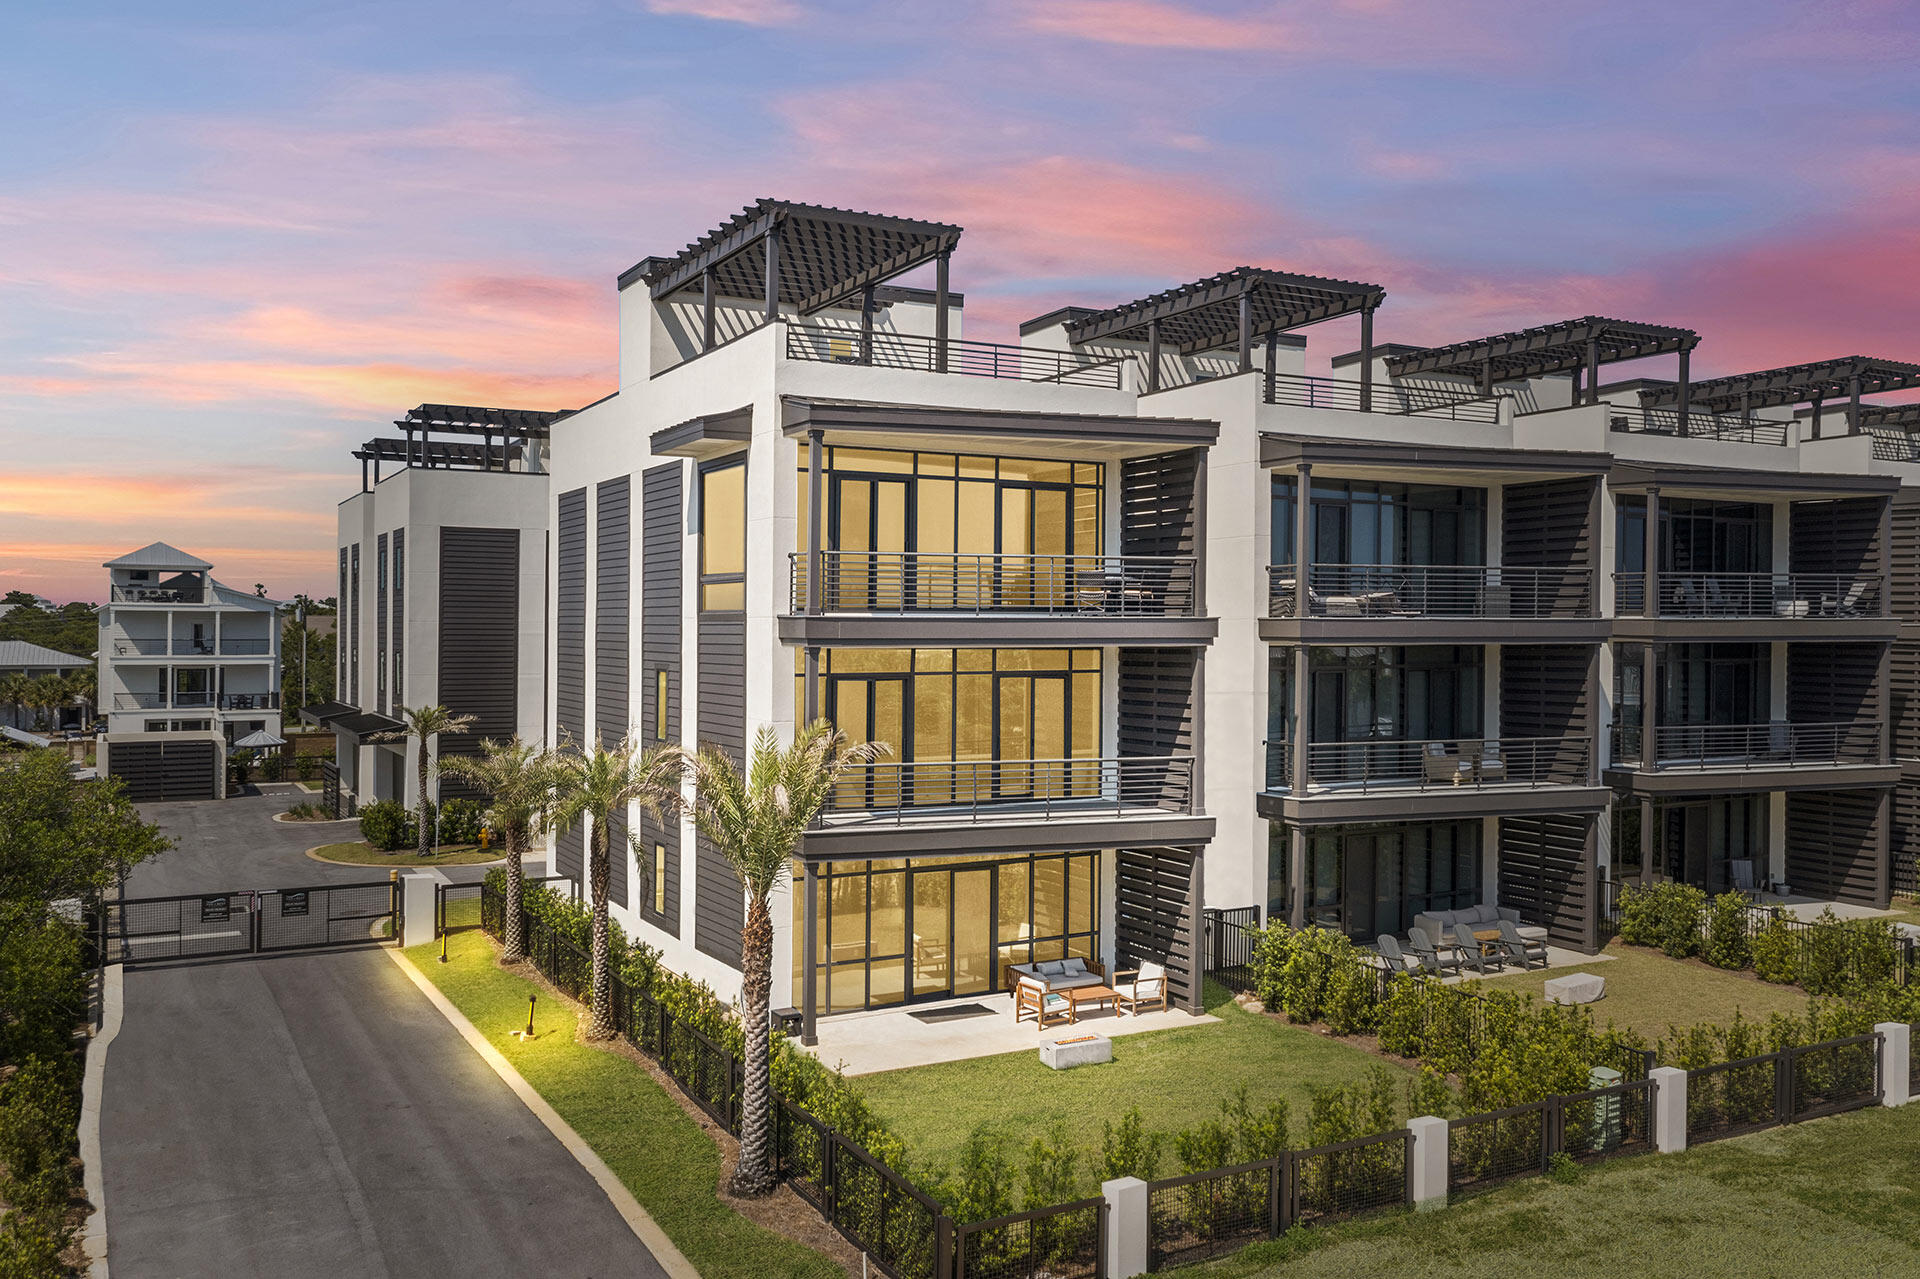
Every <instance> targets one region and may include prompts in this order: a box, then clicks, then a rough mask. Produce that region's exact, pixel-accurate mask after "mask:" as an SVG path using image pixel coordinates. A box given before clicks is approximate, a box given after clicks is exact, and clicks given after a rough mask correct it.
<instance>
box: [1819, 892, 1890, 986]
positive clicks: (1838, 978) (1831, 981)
mask: <svg viewBox="0 0 1920 1279" xmlns="http://www.w3.org/2000/svg"><path fill="white" fill-rule="evenodd" d="M1814 923H1815V924H1816V925H1817V926H1816V927H1814V928H1809V929H1806V930H1804V932H1803V934H1802V935H1803V937H1804V938H1805V942H1804V947H1803V949H1802V950H1801V953H1800V984H1801V985H1802V986H1804V987H1806V989H1807V993H1808V994H1811V995H1837V994H1842V993H1845V992H1847V991H1850V990H1863V989H1870V988H1872V987H1874V986H1877V985H1880V984H1882V983H1884V982H1887V981H1890V980H1892V978H1893V974H1894V967H1895V963H1896V961H1897V959H1898V956H1899V946H1900V943H1899V941H1898V940H1897V938H1896V935H1895V933H1894V930H1893V925H1892V924H1891V923H1889V922H1888V921H1887V920H1884V919H1844V920H1843V919H1841V918H1839V917H1838V916H1837V915H1835V914H1834V913H1833V908H1832V907H1828V908H1827V909H1826V910H1823V911H1821V912H1820V918H1819V919H1817V920H1815V921H1814Z"/></svg>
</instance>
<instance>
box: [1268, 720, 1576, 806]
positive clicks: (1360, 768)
mask: <svg viewBox="0 0 1920 1279" xmlns="http://www.w3.org/2000/svg"><path fill="white" fill-rule="evenodd" d="M1592 753H1593V743H1592V740H1591V739H1590V738H1588V737H1586V736H1584V735H1578V734H1576V735H1572V736H1567V737H1498V738H1494V737H1485V738H1458V739H1435V740H1412V739H1368V740H1363V741H1355V742H1311V743H1309V744H1308V746H1307V783H1308V785H1309V787H1315V788H1326V789H1339V790H1343V791H1358V792H1362V793H1367V792H1373V791H1431V790H1446V791H1449V792H1451V791H1455V790H1458V789H1461V788H1463V787H1464V788H1472V789H1488V788H1492V787H1517V788H1520V789H1528V790H1530V789H1535V788H1539V787H1546V786H1584V785H1586V784H1587V781H1588V776H1589V772H1588V769H1589V766H1590V764H1591V761H1592ZM1291 760H1292V752H1291V749H1290V748H1289V747H1288V746H1287V745H1285V744H1282V743H1277V742H1276V743H1271V744H1270V745H1269V746H1268V748H1267V761H1268V762H1267V783H1268V787H1269V788H1270V789H1282V790H1284V789H1287V788H1289V787H1290V785H1291V781H1292V779H1291V776H1290V764H1291Z"/></svg>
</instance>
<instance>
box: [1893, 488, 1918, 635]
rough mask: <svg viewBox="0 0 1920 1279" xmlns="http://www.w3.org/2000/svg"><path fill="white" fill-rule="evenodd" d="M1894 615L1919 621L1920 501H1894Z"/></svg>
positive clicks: (1911, 620)
mask: <svg viewBox="0 0 1920 1279" xmlns="http://www.w3.org/2000/svg"><path fill="white" fill-rule="evenodd" d="M1892 559H1893V615H1894V616H1895V617H1899V618H1904V619H1906V620H1907V621H1910V622H1920V501H1904V502H1895V503H1894V504H1893V553H1892Z"/></svg>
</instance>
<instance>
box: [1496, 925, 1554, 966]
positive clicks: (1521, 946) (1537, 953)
mask: <svg viewBox="0 0 1920 1279" xmlns="http://www.w3.org/2000/svg"><path fill="white" fill-rule="evenodd" d="M1500 942H1501V944H1502V945H1504V946H1505V947H1506V948H1507V954H1509V955H1511V956H1512V957H1513V958H1515V959H1517V960H1519V961H1520V966H1521V967H1522V968H1545V967H1546V966H1547V944H1546V943H1545V942H1538V941H1531V940H1529V939H1528V938H1525V937H1522V936H1521V935H1520V930H1519V929H1518V928H1515V927H1514V926H1513V921H1512V920H1510V919H1503V920H1501V921H1500Z"/></svg>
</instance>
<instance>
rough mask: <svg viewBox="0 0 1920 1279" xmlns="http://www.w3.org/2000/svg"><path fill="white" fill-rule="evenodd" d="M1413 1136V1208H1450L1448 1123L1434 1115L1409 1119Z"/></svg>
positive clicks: (1409, 1127)
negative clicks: (1448, 1191)
mask: <svg viewBox="0 0 1920 1279" xmlns="http://www.w3.org/2000/svg"><path fill="white" fill-rule="evenodd" d="M1407 1130H1408V1131H1409V1132H1411V1133H1412V1134H1413V1155H1412V1159H1413V1206H1414V1208H1415V1209H1416V1210H1418V1211H1422V1212H1424V1211H1426V1210H1428V1209H1430V1208H1444V1207H1446V1206H1447V1140H1448V1128H1447V1121H1446V1120H1444V1119H1440V1118H1437V1117H1435V1116H1433V1115H1422V1116H1420V1117H1419V1118H1418V1119H1409V1120H1407Z"/></svg>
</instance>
